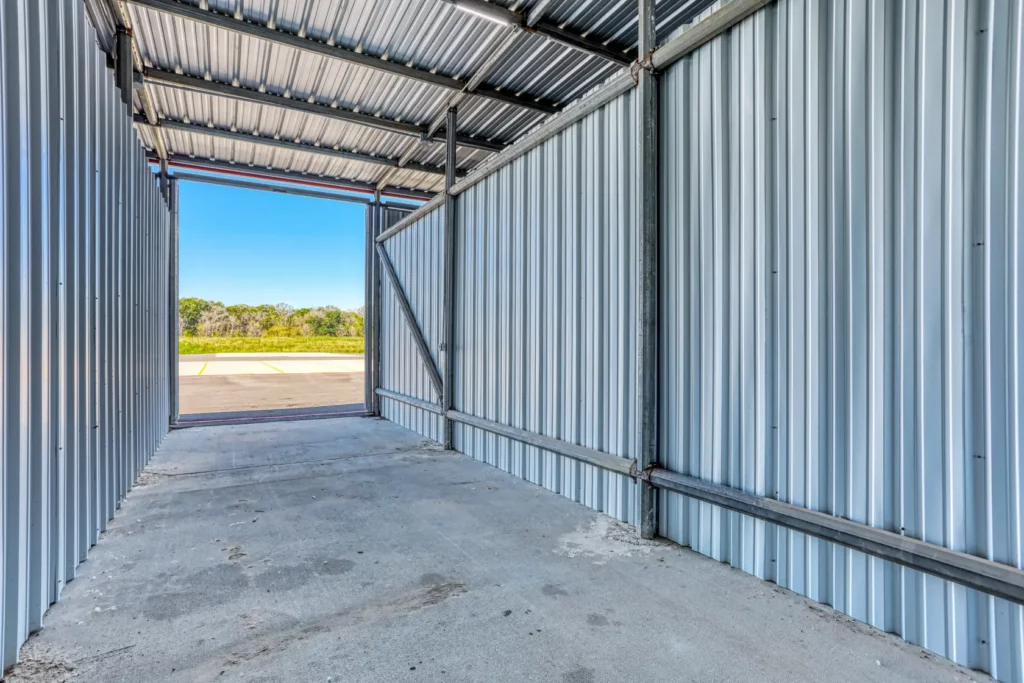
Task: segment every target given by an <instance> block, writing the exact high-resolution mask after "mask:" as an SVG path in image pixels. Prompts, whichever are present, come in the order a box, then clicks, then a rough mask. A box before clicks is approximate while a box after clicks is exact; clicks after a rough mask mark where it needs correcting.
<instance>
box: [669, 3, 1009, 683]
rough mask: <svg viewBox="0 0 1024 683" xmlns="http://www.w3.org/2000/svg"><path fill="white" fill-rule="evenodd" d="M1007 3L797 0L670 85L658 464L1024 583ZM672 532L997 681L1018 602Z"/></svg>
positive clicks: (732, 533)
mask: <svg viewBox="0 0 1024 683" xmlns="http://www.w3.org/2000/svg"><path fill="white" fill-rule="evenodd" d="M1022 49H1024V18H1022V3H1021V2H1019V0H1014V1H999V2H982V1H978V2H957V1H955V0H946V1H944V2H940V1H931V0H928V1H926V0H920V1H916V2H915V1H912V0H904V1H902V2H886V1H885V0H873V1H862V0H849V1H846V2H844V1H842V0H836V1H833V2H828V3H818V2H815V1H814V0H784V1H782V2H778V3H776V4H774V5H771V6H769V8H768V9H766V10H763V11H761V12H759V13H758V14H756V15H754V16H753V17H751V18H749V19H747V20H746V21H744V22H743V23H742V24H741V25H739V26H738V27H736V28H734V29H733V30H732V31H731V32H730V33H729V34H727V35H725V36H722V37H720V38H718V39H716V40H715V41H713V42H712V43H711V44H709V45H706V46H704V47H702V48H701V49H700V50H698V51H697V52H696V53H694V54H693V55H691V56H690V57H688V58H686V59H684V60H683V61H681V62H679V63H677V64H676V65H674V66H673V67H671V68H670V69H669V70H668V71H667V72H666V73H664V74H663V75H662V76H661V81H662V88H661V96H662V101H661V107H662V119H661V135H662V143H663V144H662V149H663V178H662V181H663V192H662V198H663V207H662V226H661V227H662V255H661V269H662V283H663V286H662V298H661V304H662V317H661V320H662V326H661V330H662V338H661V349H662V357H661V362H662V370H663V372H662V378H663V386H662V403H661V405H662V412H661V437H660V439H661V448H660V454H661V458H662V462H663V464H665V466H667V467H669V468H671V469H674V470H676V471H679V472H682V473H685V474H691V475H695V476H699V477H701V478H704V479H708V480H711V481H715V482H719V483H723V484H727V485H730V486H734V487H737V488H742V489H744V490H747V491H750V492H753V493H757V494H759V495H765V496H769V497H778V498H780V499H782V500H786V501H789V502H792V503H795V504H798V505H802V506H807V507H810V508H813V509H817V510H824V511H828V512H832V513H834V514H836V515H839V516H843V517H847V518H849V519H853V520H855V521H859V522H862V523H865V524H870V525H872V526H876V527H881V528H885V529H888V530H890V531H894V532H897V533H904V534H906V535H909V536H913V537H915V538H922V539H924V540H927V541H929V542H932V543H936V544H940V545H944V546H947V547H950V548H954V549H956V550H960V551H965V552H970V553H974V554H977V555H981V556H984V557H987V558H989V559H992V560H996V561H998V562H1004V563H1008V564H1011V565H1014V566H1017V567H1021V566H1022V559H1024V557H1022V554H1024V537H1022V532H1024V529H1022V526H1024V517H1022V510H1021V494H1022V492H1024V472H1022V468H1021V465H1022V464H1024V463H1022V448H1024V443H1022V432H1021V429H1022V425H1024V395H1022V391H1024V326H1022V322H1024V318H1022V314H1024V289H1022V284H1024V283H1022V282H1021V276H1022V275H1024V271H1022V262H1024V241H1022V236H1024V222H1022V214H1021V201H1022V200H1021V198H1022V197H1024V175H1022V167H1021V164H1022V160H1024V138H1022V132H1024V125H1022V124H1024V118H1022V116H1024V114H1022V112H1024V107H1022V104H1024V102H1022V101H1021V98H1022V94H1021V84H1022V81H1024V69H1022ZM660 513H661V533H662V534H664V535H665V536H667V537H669V538H671V539H673V540H675V541H678V542H679V543H682V544H685V545H690V546H692V547H693V548H694V549H696V550H698V551H700V552H702V553H704V554H707V555H709V556H711V557H714V558H716V559H719V560H722V561H726V562H729V563H731V564H733V565H734V566H736V567H740V568H742V569H744V570H745V571H748V572H751V573H754V574H756V575H758V576H761V577H763V578H766V579H770V580H774V581H777V582H778V583H779V584H781V585H783V586H786V587H788V588H791V589H793V590H794V591H797V592H799V593H802V594H804V595H807V596H809V597H811V598H813V599H815V600H819V601H821V602H825V603H828V604H831V605H833V606H835V607H836V608H837V609H839V610H840V611H842V612H845V613H846V614H849V615H851V616H853V617H855V618H857V619H860V620H863V621H866V622H868V623H871V624H873V625H875V626H877V627H879V628H882V629H885V630H887V631H893V632H896V633H899V634H901V635H902V636H903V637H905V638H906V639H908V640H910V641H912V642H914V643H918V644H920V645H923V646H924V647H926V648H928V649H930V650H933V651H935V652H938V653H940V654H942V655H945V656H947V657H949V658H951V659H954V660H955V661H957V662H959V663H961V664H963V665H966V666H970V667H976V668H980V669H983V670H986V671H989V672H991V673H992V674H993V675H995V676H996V677H998V678H999V679H1001V680H1005V681H1022V680H1024V673H1022V661H1024V659H1022V657H1024V615H1022V608H1021V607H1020V606H1017V605H1012V604H1010V603H1008V602H1005V601H1003V600H997V599H994V598H990V597H988V596H985V595H981V594H978V593H976V592H974V591H970V590H967V589H965V588H962V587H959V586H955V585H952V584H949V583H947V582H944V581H941V580H939V579H936V578H933V577H930V576H925V575H922V574H920V573H918V572H914V571H911V570H907V569H903V568H900V567H896V566H893V565H891V564H888V563H885V562H882V561H880V560H876V559H873V558H871V557H869V556H866V555H863V554H861V553H858V552H855V551H851V550H847V549H844V548H841V547H837V546H833V545H831V544H829V543H825V542H823V541H818V540H815V539H812V538H809V537H807V536H804V535H802V534H799V533H795V532H790V531H786V530H783V529H779V528H776V527H774V526H772V525H766V524H764V523H762V522H758V521H755V520H753V519H749V518H744V517H742V516H740V515H738V514H734V513H730V512H725V511H722V510H720V509H716V508H714V507H712V506H710V505H707V504H704V503H697V502H695V501H690V500H687V499H684V498H682V497H681V496H678V495H675V494H669V495H666V496H663V498H662V501H661V510H660Z"/></svg>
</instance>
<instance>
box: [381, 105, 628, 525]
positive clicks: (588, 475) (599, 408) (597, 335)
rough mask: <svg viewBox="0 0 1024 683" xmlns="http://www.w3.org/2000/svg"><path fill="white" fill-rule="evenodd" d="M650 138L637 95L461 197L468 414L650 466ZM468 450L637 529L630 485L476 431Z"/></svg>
mask: <svg viewBox="0 0 1024 683" xmlns="http://www.w3.org/2000/svg"><path fill="white" fill-rule="evenodd" d="M638 135H639V126H638V120H637V112H636V100H635V98H634V96H633V95H632V93H631V94H629V95H627V96H624V97H622V98H620V99H618V100H616V101H614V102H613V103H611V104H609V105H607V106H606V107H604V108H603V109H601V110H598V111H597V112H594V113H592V114H590V115H589V116H587V117H586V118H584V119H583V120H581V121H579V122H578V123H576V124H574V125H573V126H571V127H570V128H568V129H567V130H565V131H563V132H561V133H559V134H558V135H557V136H555V137H554V138H552V139H550V140H548V141H546V142H544V143H543V144H541V145H540V146H539V147H536V148H535V149H533V150H531V151H530V152H529V153H527V154H526V155H525V156H522V157H520V158H518V159H516V160H515V161H514V162H512V163H511V164H509V165H507V166H505V167H503V168H502V169H501V170H500V171H498V172H497V173H495V174H494V175H492V176H489V177H488V178H486V179H484V180H482V181H481V182H479V183H478V184H476V185H474V186H472V187H471V188H470V189H468V190H466V191H465V192H463V193H462V194H461V195H459V197H458V209H459V211H458V233H457V237H456V266H457V267H456V280H457V286H456V311H455V406H454V407H455V409H456V410H458V411H460V412H463V413H466V414H468V415H472V416H476V417H480V418H484V419H487V420H491V421H494V422H498V423H500V424H504V425H509V426H512V427H516V428H519V429H525V430H528V431H530V432H533V433H536V434H541V435H543V436H548V437H552V438H556V439H560V440H562V441H566V442H569V443H573V444H578V445H581V446H586V447H588V448H591V449H595V450H599V451H604V452H606V453H611V454H612V455H616V456H621V457H623V458H627V459H629V460H632V459H634V458H635V457H636V448H637V444H636V430H635V428H634V427H635V425H636V422H637V404H636V381H635V377H636V371H637V368H636V343H637V339H636V325H635V316H636V307H637V268H636V261H637V257H638V252H637V249H638V241H637V237H638V236H637V230H638V223H639V220H638V219H639V217H638V208H639V206H638V203H637V202H636V199H635V196H636V191H637V182H636V176H637V166H636V160H637V156H636V150H637V147H638V145H639V140H638ZM396 239H397V238H396ZM455 447H456V449H458V450H460V451H462V452H463V453H466V454H468V455H471V456H473V457H475V458H478V459H480V460H483V461H485V462H488V463H490V464H492V465H495V466H497V467H500V468H502V469H504V470H506V471H508V472H510V473H512V474H515V475H517V476H520V477H522V478H524V479H527V480H529V481H532V482H534V483H537V484H540V485H542V486H544V487H546V488H548V489H550V490H552V491H555V492H558V493H561V494H562V495H565V496H567V497H569V498H571V499H573V500H577V501H579V502H582V503H584V504H586V505H588V506H590V507H592V508H594V509H597V510H602V511H604V512H607V513H608V514H610V515H612V516H614V517H616V518H618V519H621V520H623V521H629V522H633V521H634V518H635V510H634V497H635V495H634V494H635V491H634V485H633V482H632V481H631V480H629V478H627V477H624V476H621V475H617V474H611V473H609V472H607V471H604V470H601V469H599V468H596V467H593V466H591V465H585V464H582V463H579V462H576V461H574V460H571V459H569V458H566V457H564V456H561V455H556V454H553V453H551V452H546V451H542V450H540V449H537V448H534V447H530V446H526V445H523V444H521V443H517V442H513V441H511V440H509V439H506V438H503V437H499V436H496V435H493V434H489V433H487V432H485V431H482V430H480V429H476V428H473V427H469V426H466V425H457V426H456V428H455Z"/></svg>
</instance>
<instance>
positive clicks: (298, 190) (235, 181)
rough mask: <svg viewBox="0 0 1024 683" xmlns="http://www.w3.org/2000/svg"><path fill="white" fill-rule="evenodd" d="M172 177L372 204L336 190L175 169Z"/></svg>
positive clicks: (299, 195)
mask: <svg viewBox="0 0 1024 683" xmlns="http://www.w3.org/2000/svg"><path fill="white" fill-rule="evenodd" d="M172 177H173V178H177V179H178V180H187V181H189V182H193V183H205V184H207V185H221V186H224V187H238V188H241V189H244V190H262V191H264V192H276V193H278V194H290V195H295V196H298V197H312V198H314V199H331V200H334V201H338V202H353V203H355V204H372V203H373V200H372V199H367V198H366V197H354V196H352V195H344V194H338V193H336V192H323V191H319V190H307V189H306V188H303V187H287V186H285V185H270V184H268V183H257V182H254V181H251V180H242V179H240V178H224V177H217V176H209V175H202V174H200V173H182V172H180V171H175V173H174V175H173V176H172Z"/></svg>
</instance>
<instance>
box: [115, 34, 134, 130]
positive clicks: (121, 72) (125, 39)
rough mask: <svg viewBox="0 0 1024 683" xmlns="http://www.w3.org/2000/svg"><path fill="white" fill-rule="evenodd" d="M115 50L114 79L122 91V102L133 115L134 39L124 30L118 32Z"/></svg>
mask: <svg viewBox="0 0 1024 683" xmlns="http://www.w3.org/2000/svg"><path fill="white" fill-rule="evenodd" d="M114 49H115V51H116V57H115V59H114V74H115V75H114V79H115V82H116V83H117V87H118V88H120V90H121V102H122V103H124V106H126V107H128V113H129V114H131V113H132V78H133V76H134V70H135V67H134V65H133V64H132V37H131V35H130V34H129V33H128V32H127V31H125V30H124V29H123V28H122V29H118V30H117V34H116V38H115V44H114Z"/></svg>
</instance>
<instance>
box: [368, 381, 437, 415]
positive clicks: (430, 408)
mask: <svg viewBox="0 0 1024 683" xmlns="http://www.w3.org/2000/svg"><path fill="white" fill-rule="evenodd" d="M376 393H377V395H378V396H380V397H382V398H389V399H391V400H392V401H398V402H399V403H404V404H406V405H409V406H412V407H413V408H419V409H420V410H425V411H427V412H428V413H433V414H434V415H437V416H438V417H441V405H440V404H438V403H431V402H430V401H424V400H423V399H422V398H416V397H414V396H408V395H406V394H400V393H398V392H397V391H391V390H389V389H380V388H378V389H377V391H376Z"/></svg>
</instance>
